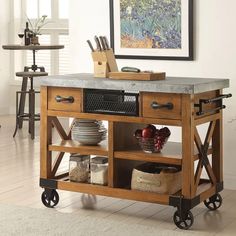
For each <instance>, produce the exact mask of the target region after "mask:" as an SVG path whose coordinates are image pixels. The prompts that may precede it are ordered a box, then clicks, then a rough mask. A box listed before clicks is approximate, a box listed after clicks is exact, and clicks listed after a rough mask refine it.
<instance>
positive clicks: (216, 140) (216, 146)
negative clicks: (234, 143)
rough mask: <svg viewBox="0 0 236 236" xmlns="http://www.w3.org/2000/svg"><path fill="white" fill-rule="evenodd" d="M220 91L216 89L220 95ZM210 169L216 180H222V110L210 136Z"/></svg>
mask: <svg viewBox="0 0 236 236" xmlns="http://www.w3.org/2000/svg"><path fill="white" fill-rule="evenodd" d="M221 93H222V91H220V90H219V91H218V93H217V95H220V94H221ZM212 148H213V153H212V169H213V171H214V174H215V176H216V180H217V182H222V181H223V112H222V111H220V112H219V119H217V121H216V126H215V130H214V133H213V136H212Z"/></svg>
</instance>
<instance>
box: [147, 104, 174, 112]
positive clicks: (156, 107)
mask: <svg viewBox="0 0 236 236" xmlns="http://www.w3.org/2000/svg"><path fill="white" fill-rule="evenodd" d="M151 108H152V109H162V108H166V109H168V110H172V109H173V108H174V105H173V103H171V102H168V103H166V104H159V103H157V102H152V104H151Z"/></svg>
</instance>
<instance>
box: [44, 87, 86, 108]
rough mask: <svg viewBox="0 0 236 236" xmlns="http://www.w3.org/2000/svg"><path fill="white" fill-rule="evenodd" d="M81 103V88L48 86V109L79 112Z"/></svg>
mask: <svg viewBox="0 0 236 236" xmlns="http://www.w3.org/2000/svg"><path fill="white" fill-rule="evenodd" d="M81 104H82V92H81V89H75V88H59V87H49V88H48V110H58V111H74V112H81V107H82V106H81Z"/></svg>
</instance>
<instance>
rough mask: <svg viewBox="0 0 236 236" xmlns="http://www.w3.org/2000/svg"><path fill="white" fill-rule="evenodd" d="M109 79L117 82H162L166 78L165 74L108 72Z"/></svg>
mask: <svg viewBox="0 0 236 236" xmlns="http://www.w3.org/2000/svg"><path fill="white" fill-rule="evenodd" d="M109 78H110V79H118V80H164V79H165V78H166V73H165V72H155V73H150V72H139V73H134V72H109Z"/></svg>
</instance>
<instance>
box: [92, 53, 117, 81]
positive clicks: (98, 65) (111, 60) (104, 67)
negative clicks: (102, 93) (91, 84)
mask: <svg viewBox="0 0 236 236" xmlns="http://www.w3.org/2000/svg"><path fill="white" fill-rule="evenodd" d="M92 58H93V62H94V77H97V78H108V76H109V72H116V71H118V67H117V64H116V59H115V56H114V53H113V50H112V49H109V50H104V51H95V52H92Z"/></svg>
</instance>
